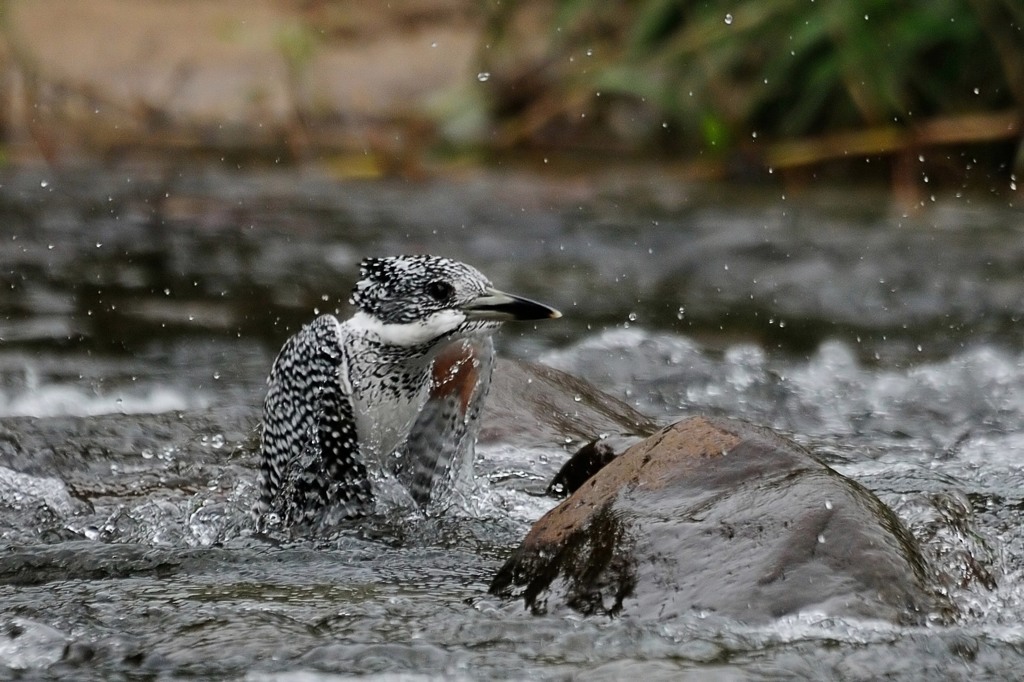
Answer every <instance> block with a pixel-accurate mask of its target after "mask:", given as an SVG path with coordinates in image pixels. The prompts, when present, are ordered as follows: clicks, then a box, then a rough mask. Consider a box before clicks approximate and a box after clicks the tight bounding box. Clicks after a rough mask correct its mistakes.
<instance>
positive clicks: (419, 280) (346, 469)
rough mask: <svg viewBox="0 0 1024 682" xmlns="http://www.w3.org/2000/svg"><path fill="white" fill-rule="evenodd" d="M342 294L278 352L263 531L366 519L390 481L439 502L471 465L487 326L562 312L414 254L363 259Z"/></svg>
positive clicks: (486, 378) (488, 354)
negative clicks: (331, 310) (345, 312)
mask: <svg viewBox="0 0 1024 682" xmlns="http://www.w3.org/2000/svg"><path fill="white" fill-rule="evenodd" d="M349 303H350V304H351V305H352V306H354V309H355V312H354V313H353V314H352V316H351V317H350V318H348V319H346V320H344V321H342V320H339V319H338V317H336V316H335V315H331V314H325V315H321V316H319V317H317V318H316V319H315V320H313V321H312V322H311V323H310V324H308V325H305V326H304V327H303V328H302V329H301V331H299V332H298V333H296V334H295V335H294V336H292V337H291V338H289V339H288V340H287V341H286V342H285V344H284V346H283V347H282V348H281V350H280V352H279V353H278V355H277V357H276V359H275V360H274V363H273V366H272V368H271V371H270V376H269V377H268V379H267V387H268V388H267V393H266V398H265V400H264V404H263V414H262V432H261V435H260V451H261V458H260V471H259V480H258V486H257V487H258V496H257V500H256V503H255V505H254V506H253V510H252V512H253V516H254V517H255V519H256V523H257V527H258V528H259V529H261V530H268V529H271V528H276V527H285V528H287V527H295V526H300V525H314V524H333V523H335V522H339V521H343V520H346V519H351V518H354V517H360V516H366V515H368V514H370V513H372V511H373V509H374V505H375V504H376V499H377V494H378V493H380V492H381V491H380V490H379V488H381V487H382V486H383V485H384V483H385V482H386V481H397V482H398V484H399V485H398V488H399V489H404V490H406V491H407V493H408V497H410V498H411V499H412V501H413V502H414V504H415V505H417V506H418V507H419V508H423V509H426V508H427V507H428V506H429V505H430V504H431V503H432V502H435V503H436V502H438V501H439V500H440V499H443V498H444V495H445V493H446V492H450V491H451V490H453V489H454V488H455V487H456V486H457V485H458V484H459V482H460V481H464V480H465V479H466V478H468V477H469V476H471V475H472V459H473V456H474V453H473V451H474V445H475V439H476V434H477V432H478V430H479V415H480V410H481V408H482V406H483V402H484V399H485V397H486V394H487V389H488V387H489V384H490V378H491V370H492V368H493V365H494V354H495V351H494V343H493V340H492V334H493V333H494V332H495V331H496V330H497V329H498V328H499V327H500V326H501V325H502V323H503V322H506V321H509V320H542V319H553V318H558V317H561V313H560V312H559V311H558V310H556V309H554V308H552V307H550V306H547V305H545V304H543V303H538V302H536V301H533V300H530V299H527V298H524V297H521V296H515V295H512V294H507V293H505V292H502V291H499V290H498V289H495V288H494V286H493V285H492V284H491V282H490V280H488V279H487V278H486V277H485V276H484V275H483V274H482V273H481V272H480V271H479V270H477V269H476V268H474V267H472V266H470V265H467V264H465V263H462V262H459V261H456V260H452V259H449V258H445V257H439V256H430V255H423V254H417V255H406V256H390V257H383V258H366V259H364V260H362V262H361V263H360V266H359V279H358V281H357V282H356V283H355V287H354V288H353V290H352V295H351V297H350V299H349ZM389 489H390V488H389Z"/></svg>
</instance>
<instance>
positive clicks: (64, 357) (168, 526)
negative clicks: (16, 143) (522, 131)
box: [0, 168, 1024, 680]
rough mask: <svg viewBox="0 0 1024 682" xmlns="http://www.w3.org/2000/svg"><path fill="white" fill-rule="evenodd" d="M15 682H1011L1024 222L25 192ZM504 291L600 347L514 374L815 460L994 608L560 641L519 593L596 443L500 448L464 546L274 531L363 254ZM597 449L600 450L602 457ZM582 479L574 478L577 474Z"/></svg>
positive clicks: (1009, 211) (13, 541) (550, 336)
mask: <svg viewBox="0 0 1024 682" xmlns="http://www.w3.org/2000/svg"><path fill="white" fill-rule="evenodd" d="M0 185H2V186H0V244H2V247H0V285H2V286H0V677H8V676H12V675H22V676H25V677H31V678H33V679H34V678H54V679H65V678H75V679H89V678H93V679H117V678H122V679H123V678H129V679H136V678H160V679H170V678H179V677H189V678H205V679H231V678H245V679H250V680H318V679H337V678H339V677H347V676H364V675H366V676H375V677H376V678H377V679H429V678H446V679H460V678H461V679H481V678H513V679H571V678H575V677H585V678H586V679H588V680H594V679H622V678H626V677H634V678H635V677H638V676H643V677H645V678H646V679H685V678H686V677H687V676H692V677H693V678H699V679H707V678H711V679H735V678H738V677H742V678H753V679H766V678H770V679H777V678H780V677H789V676H793V675H796V676H801V677H811V678H818V679H825V678H831V679H847V680H861V679H864V680H867V679H876V678H878V677H881V676H885V675H889V676H893V677H899V678H910V679H913V678H922V679H925V678H926V679H937V678H944V679H983V678H986V677H987V678H1011V677H1016V676H1017V675H1018V674H1019V670H1020V669H1021V666H1024V626H1022V625H1021V624H1020V613H1021V612H1022V606H1024V533H1022V531H1021V526H1022V521H1024V474H1022V471H1024V466H1022V464H1024V428H1022V426H1024V344H1022V336H1024V322H1022V321H1021V317H1022V316H1024V280H1022V278H1021V273H1022V272H1024V221H1021V214H1020V212H1019V211H1018V210H1017V209H1016V208H1014V207H1013V205H1012V199H1007V198H1005V197H1003V198H1001V199H998V200H996V199H992V198H987V199H984V198H983V199H978V198H965V197H959V198H958V197H952V196H951V197H949V198H948V199H945V200H940V201H938V202H935V203H934V204H932V205H929V206H928V207H927V208H926V209H925V210H923V211H920V212H919V213H916V214H914V215H911V216H903V215H901V214H900V213H899V212H898V211H896V210H894V209H892V208H891V207H890V206H889V205H888V203H887V202H886V200H885V198H884V196H882V195H875V194H872V193H870V192H863V193H850V194H838V193H826V192H819V193H807V194H804V195H802V196H786V195H785V194H784V193H783V192H782V191H777V190H771V191H769V190H753V189H751V188H743V187H740V188H695V187H690V186H687V185H684V184H682V183H679V182H676V181H673V180H672V179H670V178H658V177H657V176H650V175H649V176H646V177H642V178H639V179H638V178H637V177H635V174H629V173H626V174H620V173H607V174H596V175H595V176H593V177H590V178H588V179H586V180H580V179H566V178H560V177H542V176H540V177H539V176H531V175H526V174H519V173H515V172H505V173H494V174H481V175H478V176H474V177H470V178H462V179H455V180H449V181H445V182H440V181H438V182H427V183H423V184H407V183H399V182H395V183H386V182H374V183H355V182H347V183H339V182H335V181H332V180H330V179H328V178H325V177H321V176H319V175H316V174H313V173H309V172H307V173H300V172H298V171H290V172H282V171H268V170H261V171H253V172H245V173H243V172H234V173H227V172H223V171H218V170H217V169H214V168H208V169H204V170H193V171H191V172H190V173H187V174H186V173H179V172H177V171H175V172H155V171H153V170H152V169H132V170H125V171H118V172H113V171H103V172H101V173H97V172H72V171H66V172H64V173H55V172H53V171H45V172H44V171H42V170H36V171H32V170H22V171H12V170H8V171H6V172H5V173H3V174H2V175H0ZM408 251H428V252H433V253H438V254H444V255H449V256H452V257H455V258H460V259H463V260H466V261H468V262H470V263H473V264H474V265H476V266H477V267H479V268H480V269H481V270H482V271H484V272H485V273H487V274H488V275H489V276H490V277H491V278H492V279H493V280H494V282H495V283H496V284H497V285H498V286H499V287H501V288H504V289H506V290H509V291H514V292H517V293H521V294H524V295H527V296H530V297H533V298H537V299H539V300H543V301H545V302H548V303H551V304H552V305H555V306H556V307H559V308H561V309H562V310H563V312H564V313H565V318H563V319H562V320H558V321H553V322H550V323H544V324H538V325H537V326H536V328H533V327H532V326H529V327H524V326H519V327H511V326H510V327H507V328H506V329H505V330H504V331H503V332H502V333H501V334H500V338H499V349H500V352H501V353H502V354H503V355H505V356H510V357H521V358H528V359H534V360H540V361H543V362H546V363H548V364H551V365H554V366H555V367H558V368H561V369H564V370H567V371H569V372H571V373H573V374H576V375H578V376H582V377H586V378H587V379H589V380H590V381H592V382H593V383H595V384H597V385H598V386H599V387H600V388H602V389H604V390H605V391H608V392H609V393H611V394H612V395H615V396H617V397H619V398H622V399H624V400H625V401H627V402H629V403H630V404H632V405H634V406H636V407H637V408H639V409H640V410H641V411H643V412H645V413H647V414H650V415H652V416H653V417H654V418H656V419H658V420H659V421H664V422H668V421H669V420H671V419H673V418H675V417H678V416H680V415H687V414H698V413H704V414H719V415H728V416H736V417H742V418H745V419H748V420H750V421H753V422H755V423H759V424H764V425H767V426H771V427H773V428H775V429H778V430H780V431H782V432H784V433H787V434H790V435H792V436H793V437H794V438H796V439H797V440H798V441H800V442H802V443H804V444H807V445H809V446H810V447H812V448H814V449H815V450H816V451H817V452H818V453H819V454H820V455H821V456H822V457H823V459H824V460H825V461H826V462H827V463H829V464H830V465H831V466H833V467H834V468H836V469H837V470H839V471H840V472H842V473H844V474H846V475H848V476H850V477H852V478H854V479H856V480H857V481H859V482H861V483H863V484H864V485H866V486H867V487H868V488H869V489H871V490H873V491H874V492H875V493H876V494H877V495H878V496H879V497H880V498H881V499H882V500H884V501H885V502H886V503H887V504H889V505H890V506H891V507H892V508H893V509H894V510H895V511H896V513H897V514H898V515H899V516H900V518H901V519H902V520H903V521H904V522H905V523H906V524H907V525H908V527H909V528H910V529H911V530H912V531H913V533H914V534H915V535H916V536H917V537H918V539H919V540H920V541H921V543H922V546H923V549H924V552H925V554H926V555H927V557H928V559H929V560H930V561H931V563H932V565H933V570H934V573H935V580H936V581H937V583H938V584H939V585H940V587H941V589H944V590H946V591H947V592H948V593H949V594H950V595H951V597H952V598H953V600H954V601H955V603H956V604H957V605H958V607H959V615H958V616H957V617H956V619H955V620H954V621H953V622H951V623H948V624H941V625H940V624H932V625H929V626H925V627H901V626H895V625H891V624H888V623H883V622H875V621H858V620H844V619H836V618H825V617H822V616H820V615H815V614H801V615H797V616H791V617H786V618H782V619H780V620H778V621H776V622H773V623H771V624H769V625H758V626H751V625H745V624H742V623H737V622H732V621H729V620H727V619H721V618H716V617H714V616H713V615H709V614H707V613H697V612H695V613H694V614H693V615H692V617H689V618H684V619H681V620H678V619H677V620H674V621H672V622H671V623H651V622H649V621H644V622H638V621H635V620H631V619H629V618H620V619H595V618H564V617H554V616H531V615H529V614H528V613H526V612H525V611H524V610H523V608H522V605H521V604H519V603H513V604H508V603H504V602H502V601H501V600H498V599H496V598H494V597H491V596H489V595H487V587H488V584H489V581H490V578H491V577H492V575H493V574H494V573H495V571H496V570H497V569H498V567H499V566H500V565H501V564H502V562H503V561H504V559H505V558H506V557H507V556H508V555H509V553H510V552H511V550H512V549H513V548H514V547H515V546H516V544H517V543H518V541H519V540H520V539H521V538H522V536H523V535H524V533H525V532H526V530H527V529H528V528H529V526H530V524H531V522H532V521H533V520H535V519H536V518H538V517H539V516H540V515H541V514H543V513H544V511H546V510H547V509H548V508H550V507H551V506H553V504H554V501H553V500H550V499H548V498H545V497H543V496H542V495H541V492H542V491H543V488H544V486H545V484H546V482H547V481H548V480H549V479H550V477H551V476H552V475H553V474H554V472H555V471H557V469H558V467H559V466H560V464H561V463H562V462H563V461H564V459H565V458H566V456H567V448H568V447H569V445H566V444H561V443H552V444H551V445H550V446H549V447H541V448H536V447H533V448H522V447H517V446H515V445H514V444H511V443H506V444H502V443H498V444H494V445H488V446H487V447H485V448H483V449H482V451H481V453H480V466H479V471H478V474H479V475H478V480H477V482H476V486H475V488H474V490H473V491H471V494H470V496H469V500H468V501H467V503H466V504H465V505H464V508H463V509H461V510H460V511H453V512H452V513H451V514H450V515H447V516H445V517H443V518H421V517H418V516H416V515H415V514H409V515H408V516H406V517H404V518H392V519H386V520H380V519H378V520H375V521H373V522H367V523H364V524H356V525H354V526H353V527H351V528H348V529H343V530H341V531H339V532H337V533H335V534H334V535H331V536H329V537H318V538H315V539H310V538H296V539H291V540H287V541H272V540H269V539H266V538H260V537H256V536H253V535H252V534H251V533H250V532H249V528H248V518H247V515H246V511H247V509H248V505H249V504H250V503H251V501H252V495H253V483H254V478H255V466H256V461H257V460H256V452H255V449H256V426H257V423H258V415H259V405H260V401H261V400H262V394H263V390H264V383H263V382H264V378H265V376H266V374H267V371H268V369H269V367H270V364H271V362H272V360H273V357H274V354H275V353H276V351H277V348H278V347H279V346H280V344H281V343H282V342H283V340H284V339H285V338H286V337H287V335H288V334H289V333H291V332H292V331H294V330H295V329H297V328H298V326H299V325H301V323H302V322H303V321H305V320H308V319H310V318H311V317H312V316H313V315H314V314H315V313H316V312H317V311H328V310H331V311H333V310H335V309H337V308H339V307H341V308H344V307H345V299H346V298H347V293H348V289H349V287H350V286H351V283H352V281H353V278H354V275H355V268H356V264H357V263H358V260H359V258H360V257H362V256H363V255H386V254H394V253H401V252H408ZM570 445H571V444H570ZM563 446H565V447H563Z"/></svg>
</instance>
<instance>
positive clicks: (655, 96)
mask: <svg viewBox="0 0 1024 682" xmlns="http://www.w3.org/2000/svg"><path fill="white" fill-rule="evenodd" d="M529 6H530V4H529V3H526V4H524V5H521V7H529ZM534 9H536V5H534ZM517 11H522V10H516V9H508V8H502V9H498V10H496V11H495V13H494V16H493V17H492V25H493V26H494V30H493V32H492V37H493V38H495V47H496V48H497V49H498V50H500V49H501V47H502V45H503V41H504V44H505V46H506V47H507V46H508V45H509V44H511V43H514V42H515V41H516V40H518V39H519V38H517V36H516V35H515V31H514V29H513V26H514V25H515V23H516V21H517V16H516V15H517ZM548 20H549V21H550V24H551V27H552V29H551V32H550V36H549V38H548V40H547V41H546V47H545V53H544V56H543V59H541V60H539V63H540V67H539V71H538V72H537V75H535V76H534V77H533V80H534V81H535V82H540V83H542V85H540V86H536V85H535V86H534V88H533V90H532V91H530V94H531V96H530V97H524V96H523V91H524V88H523V87H521V86H520V87H518V91H519V94H518V99H517V100H515V106H510V105H509V104H508V102H507V101H502V100H501V99H500V95H499V96H498V103H497V105H496V109H497V115H499V116H501V115H505V116H506V118H510V117H515V116H517V115H522V114H523V113H524V112H525V115H526V116H527V117H532V118H534V119H537V118H538V117H539V118H542V119H544V120H546V121H548V122H552V121H555V120H558V119H561V121H562V125H564V122H565V121H573V122H572V123H571V124H570V125H571V126H572V127H574V128H577V129H579V128H582V127H584V126H591V127H593V126H595V125H599V124H600V123H601V122H602V121H604V122H607V121H608V119H609V114H608V111H609V109H610V108H613V107H614V106H615V103H616V102H619V103H621V102H622V100H623V99H626V100H628V101H630V102H632V103H633V106H634V107H637V106H639V107H641V108H642V109H643V110H644V111H645V112H646V119H645V117H644V116H639V115H637V116H633V118H632V120H633V121H634V122H636V123H637V125H646V126H647V128H648V129H649V134H648V135H647V137H646V138H645V139H646V142H647V143H648V144H652V143H659V144H660V143H661V142H663V141H664V140H665V138H666V137H669V138H670V139H671V140H672V141H673V143H674V144H676V145H679V146H682V147H693V146H699V147H701V148H704V149H713V148H717V149H718V150H721V148H722V147H723V146H726V145H728V144H729V143H730V141H736V140H743V139H745V140H750V139H751V137H752V136H757V137H763V138H768V139H787V138H793V137H801V136H808V135H815V134H821V133H825V132H830V131H835V130H849V129H851V128H858V127H865V126H879V125H891V124H896V125H901V126H903V125H914V124H917V123H921V122H923V121H925V120H927V119H929V118H932V117H940V116H957V115H960V114H965V113H977V112H985V111H996V110H1006V109H1012V108H1016V109H1018V110H1020V111H1024V0H901V1H900V2H892V1H891V0H701V1H696V0H639V1H636V2H627V1H614V2H609V1H607V0H558V1H557V2H556V3H555V4H554V10H553V11H552V12H551V13H550V14H549V15H548ZM496 61H500V59H499V60H496ZM528 68H533V69H535V70H536V69H538V66H537V64H536V63H535V64H532V65H530V67H528ZM491 70H492V71H498V74H497V75H499V76H500V75H501V74H500V71H499V67H497V66H495V67H494V68H492V69H491ZM505 76H506V81H507V82H511V83H513V84H516V85H517V86H519V85H520V84H521V83H522V81H523V80H524V79H523V77H522V76H520V75H516V74H505ZM499 82H500V81H499ZM597 93H599V95H597ZM580 102H589V104H588V105H587V106H585V107H581V105H580ZM559 103H571V107H574V110H573V111H572V112H568V111H559V109H560V104H559ZM562 106H563V107H564V106H567V105H562ZM581 108H582V109H584V115H583V116H581V115H580V114H579V113H578V112H579V110H580V109H581ZM635 110H636V109H634V111H635ZM645 120H646V123H645V122H644V121H645ZM535 128H536V127H535ZM609 128H614V126H609ZM665 130H668V131H671V133H665V132H663V131H665ZM606 132H607V131H606Z"/></svg>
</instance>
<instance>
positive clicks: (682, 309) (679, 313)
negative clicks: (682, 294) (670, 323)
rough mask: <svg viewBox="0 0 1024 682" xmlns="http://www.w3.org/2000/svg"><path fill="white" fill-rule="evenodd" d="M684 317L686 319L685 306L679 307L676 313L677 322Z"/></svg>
mask: <svg viewBox="0 0 1024 682" xmlns="http://www.w3.org/2000/svg"><path fill="white" fill-rule="evenodd" d="M684 317H686V307H685V306H679V310H677V311H676V319H677V320H681V319H683V318H684Z"/></svg>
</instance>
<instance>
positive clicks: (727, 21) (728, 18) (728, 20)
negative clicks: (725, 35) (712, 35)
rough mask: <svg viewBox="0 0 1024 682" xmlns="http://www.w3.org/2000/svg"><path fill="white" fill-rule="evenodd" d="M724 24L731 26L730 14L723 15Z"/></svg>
mask: <svg viewBox="0 0 1024 682" xmlns="http://www.w3.org/2000/svg"><path fill="white" fill-rule="evenodd" d="M725 23H726V24H729V25H732V15H731V14H726V15H725Z"/></svg>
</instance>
